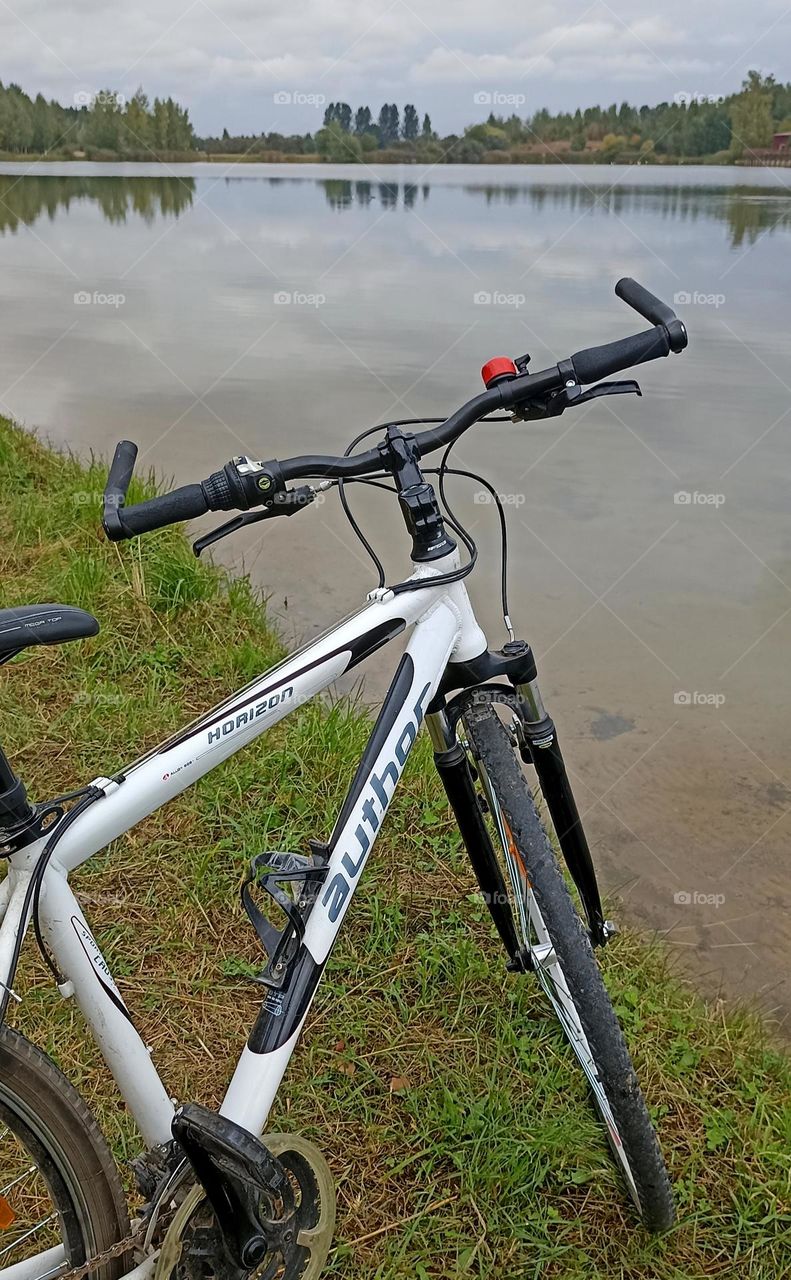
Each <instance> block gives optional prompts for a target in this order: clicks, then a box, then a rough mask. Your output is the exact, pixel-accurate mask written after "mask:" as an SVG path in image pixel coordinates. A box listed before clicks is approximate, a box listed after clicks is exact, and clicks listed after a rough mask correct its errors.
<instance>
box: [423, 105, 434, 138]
mask: <svg viewBox="0 0 791 1280" xmlns="http://www.w3.org/2000/svg"><path fill="white" fill-rule="evenodd" d="M421 134H422V136H423V139H424V141H426V142H430V141H431V139H432V138H433V137H434V133H433V131H432V128H431V116H430V115H429V113H428V112H426V114H425V115H424V117H423V128H422V130H421Z"/></svg>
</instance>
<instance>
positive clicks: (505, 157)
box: [0, 151, 791, 172]
mask: <svg viewBox="0 0 791 1280" xmlns="http://www.w3.org/2000/svg"><path fill="white" fill-rule="evenodd" d="M496 154H498V155H501V156H502V159H497V160H494V159H489V160H485V159H483V160H477V161H475V162H474V163H473V162H470V161H463V160H440V161H437V160H432V159H431V158H428V157H427V158H422V157H419V156H404V157H398V156H394V155H393V154H392V152H375V151H372V152H370V153H368V154H367V155H366V157H365V159H364V160H361V161H354V160H336V159H333V160H325V159H322V157H321V156H319V155H318V154H311V155H292V154H286V153H283V154H282V155H280V154H278V153H273V152H266V153H264V158H263V159H262V158H261V156H260V155H256V154H242V155H236V154H234V153H223V152H220V153H214V154H213V153H209V152H197V153H195V154H194V155H192V154H188V153H185V152H182V153H179V154H178V155H177V156H176V157H174V158H171V157H169V156H159V155H155V154H153V153H152V154H150V155H141V154H136V155H134V156H122V155H113V156H110V155H93V156H91V155H87V154H86V155H73V154H70V155H57V154H54V153H47V152H44V153H34V152H11V151H0V164H76V165H79V164H101V165H104V164H106V165H127V164H154V165H162V166H163V167H165V168H168V167H172V166H179V165H196V164H225V165H248V164H256V165H262V166H263V165H266V166H273V167H274V166H277V165H315V166H319V167H322V168H328V169H329V168H333V167H337V166H338V165H342V166H344V167H348V168H352V169H359V170H360V171H361V172H365V170H366V169H368V168H371V167H376V166H379V165H386V166H388V167H392V168H410V169H411V168H415V169H420V168H429V169H432V170H436V169H464V168H467V169H468V168H488V169H501V168H530V167H534V166H535V167H539V168H541V167H545V166H546V167H551V166H560V167H566V168H574V167H580V168H600V169H610V168H619V167H625V168H629V169H633V168H639V169H668V168H671V169H672V168H683V169H690V168H720V169H772V170H774V169H778V168H791V152H789V154H788V159H787V160H785V159H784V160H782V161H775V162H774V163H772V164H761V163H755V162H753V163H750V162H749V161H746V160H741V159H740V160H726V159H723V158H722V157H721V156H699V157H695V158H692V157H684V158H676V157H670V156H668V157H664V156H663V157H661V158H660V159H657V158H653V159H650V160H647V159H639V158H636V157H632V158H630V157H626V158H624V159H621V158H615V159H610V160H597V159H593V158H590V157H589V156H587V155H586V153H585V152H567V153H564V152H559V153H557V154H549V155H543V154H542V153H540V152H536V153H535V154H531V155H524V156H517V157H514V156H513V155H511V154H510V153H507V152H502V153H496Z"/></svg>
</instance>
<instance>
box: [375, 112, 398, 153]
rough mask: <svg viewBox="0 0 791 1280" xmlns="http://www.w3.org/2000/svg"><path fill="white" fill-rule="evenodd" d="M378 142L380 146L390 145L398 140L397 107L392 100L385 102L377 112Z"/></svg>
mask: <svg viewBox="0 0 791 1280" xmlns="http://www.w3.org/2000/svg"><path fill="white" fill-rule="evenodd" d="M378 129H379V144H380V146H382V147H389V146H392V144H393V143H394V142H397V141H398V133H399V119H398V107H397V106H396V104H395V103H394V102H393V103H392V104H391V103H387V102H386V103H385V104H384V106H383V107H382V110H381V111H380V112H379V125H378Z"/></svg>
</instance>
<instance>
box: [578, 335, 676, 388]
mask: <svg viewBox="0 0 791 1280" xmlns="http://www.w3.org/2000/svg"><path fill="white" fill-rule="evenodd" d="M669 353H670V339H669V337H668V335H667V331H666V330H665V329H663V328H661V327H659V328H657V329H645V330H643V332H642V333H633V334H632V336H631V337H630V338H621V339H619V341H618V342H607V343H605V345H604V346H602V347H588V348H587V349H586V350H585V351H578V352H577V353H576V355H573V356H572V357H571V363H572V364H573V365H574V372H575V374H576V375H577V378H578V380H579V381H580V382H583V383H588V382H598V380H599V378H607V377H609V375H610V374H611V373H619V372H620V370H621V369H630V368H631V367H632V365H635V364H645V362H646V361H647V360H658V359H659V358H660V357H661V356H666V355H669Z"/></svg>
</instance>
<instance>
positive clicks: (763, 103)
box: [730, 71, 775, 156]
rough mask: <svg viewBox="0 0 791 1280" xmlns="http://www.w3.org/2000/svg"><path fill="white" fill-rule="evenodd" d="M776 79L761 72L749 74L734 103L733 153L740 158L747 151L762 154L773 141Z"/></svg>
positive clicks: (732, 103) (732, 122)
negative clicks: (773, 93) (760, 151)
mask: <svg viewBox="0 0 791 1280" xmlns="http://www.w3.org/2000/svg"><path fill="white" fill-rule="evenodd" d="M774 85H775V80H774V76H767V77H766V79H764V78H763V77H762V76H761V74H760V72H758V71H750V72H748V74H747V79H746V80H745V81H744V83H743V85H742V92H741V93H738V94H737V95H736V96H735V97H734V98H733V99H732V100H731V112H730V115H731V128H732V130H733V136H732V140H731V152H732V154H733V155H735V156H741V155H743V154H744V152H745V151H754V150H761V149H762V148H763V147H768V146H769V144H770V142H771V141H772V133H773V130H774V117H773V114H772V108H773V96H772V90H773V89H774Z"/></svg>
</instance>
